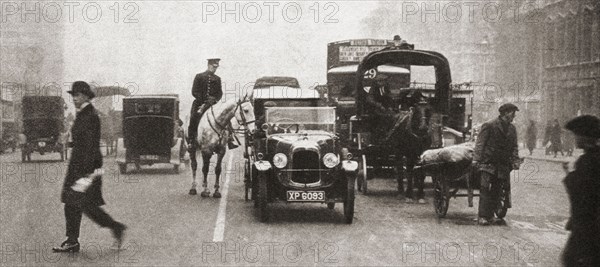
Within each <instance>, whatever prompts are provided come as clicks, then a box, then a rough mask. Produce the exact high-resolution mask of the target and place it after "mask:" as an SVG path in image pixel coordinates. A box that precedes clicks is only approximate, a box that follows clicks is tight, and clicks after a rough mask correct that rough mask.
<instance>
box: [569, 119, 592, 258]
mask: <svg viewBox="0 0 600 267" xmlns="http://www.w3.org/2000/svg"><path fill="white" fill-rule="evenodd" d="M565 128H567V129H568V130H570V131H572V132H573V133H574V134H575V135H577V136H583V137H587V138H590V140H592V141H591V142H594V141H595V142H596V143H595V144H591V145H589V146H585V147H583V149H584V154H583V155H581V156H580V157H579V159H577V161H576V162H575V170H573V171H571V172H569V173H568V174H567V176H566V177H565V179H564V181H563V182H564V184H565V187H566V189H567V194H568V195H569V201H570V203H571V217H570V218H569V221H568V223H567V226H566V228H567V230H569V231H571V235H570V236H569V239H568V240H567V243H566V245H565V249H564V251H563V255H562V260H563V264H564V265H565V266H600V146H599V145H598V140H599V139H600V119H598V118H597V117H594V116H590V115H584V116H580V117H577V118H575V119H572V120H571V121H569V122H568V123H567V124H566V126H565Z"/></svg>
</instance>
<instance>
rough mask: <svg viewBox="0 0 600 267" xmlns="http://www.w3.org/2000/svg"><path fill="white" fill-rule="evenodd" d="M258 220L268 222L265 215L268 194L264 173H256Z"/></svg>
mask: <svg viewBox="0 0 600 267" xmlns="http://www.w3.org/2000/svg"><path fill="white" fill-rule="evenodd" d="M257 178H258V199H257V201H258V219H259V220H260V221H261V222H266V221H267V220H269V215H268V214H267V212H268V209H267V202H268V192H267V174H266V173H264V172H259V173H258V177H257Z"/></svg>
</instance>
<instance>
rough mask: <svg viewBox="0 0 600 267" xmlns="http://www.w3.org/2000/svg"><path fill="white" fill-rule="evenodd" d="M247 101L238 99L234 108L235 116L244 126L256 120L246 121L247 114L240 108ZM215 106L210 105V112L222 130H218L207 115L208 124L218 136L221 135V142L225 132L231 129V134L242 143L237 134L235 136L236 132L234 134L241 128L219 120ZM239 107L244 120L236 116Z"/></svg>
mask: <svg viewBox="0 0 600 267" xmlns="http://www.w3.org/2000/svg"><path fill="white" fill-rule="evenodd" d="M244 102H246V101H245V99H242V100H240V101H238V102H237V103H236V106H235V109H234V110H233V113H234V116H233V117H234V118H235V120H236V121H237V123H238V124H239V125H242V126H244V127H246V126H247V125H248V124H250V123H253V122H254V121H246V116H245V115H244V111H243V110H242V109H241V108H240V106H241V105H242V103H244ZM213 107H214V106H210V113H211V114H212V116H213V123H214V124H216V125H217V126H218V127H219V128H221V129H222V130H220V131H219V130H218V129H216V128H215V126H214V125H213V123H211V122H210V118H209V117H208V116H207V118H206V120H207V121H208V125H210V128H211V129H212V130H213V131H214V132H215V133H216V134H217V136H219V143H220V142H222V140H223V133H224V132H225V131H229V134H232V135H233V137H234V139H235V141H236V142H237V143H238V144H240V140H238V138H237V136H235V134H233V133H234V132H235V131H237V130H239V129H235V130H234V129H233V127H231V123H228V124H227V125H226V126H225V125H221V124H220V123H219V122H218V121H217V116H216V115H215V110H214V108H213ZM238 108H240V117H242V121H241V122H240V120H238V118H237V117H235V112H236V111H237V110H238Z"/></svg>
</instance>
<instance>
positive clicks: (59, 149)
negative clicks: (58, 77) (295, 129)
mask: <svg viewBox="0 0 600 267" xmlns="http://www.w3.org/2000/svg"><path fill="white" fill-rule="evenodd" d="M22 103H23V107H22V109H23V135H22V137H21V139H22V140H21V142H20V145H21V160H22V161H23V162H25V161H31V154H32V153H33V152H38V153H40V155H44V154H46V153H53V152H56V153H59V154H60V160H61V161H62V160H64V159H65V154H64V153H63V151H64V150H65V144H64V142H63V139H62V138H61V137H62V135H63V134H64V118H65V116H64V109H65V101H64V99H63V98H62V97H60V96H24V97H23V101H22Z"/></svg>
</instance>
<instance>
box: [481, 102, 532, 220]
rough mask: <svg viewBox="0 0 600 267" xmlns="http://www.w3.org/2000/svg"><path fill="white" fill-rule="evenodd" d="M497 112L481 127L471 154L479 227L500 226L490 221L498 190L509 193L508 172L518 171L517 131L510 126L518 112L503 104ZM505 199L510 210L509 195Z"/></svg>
mask: <svg viewBox="0 0 600 267" xmlns="http://www.w3.org/2000/svg"><path fill="white" fill-rule="evenodd" d="M498 111H499V112H500V116H498V118H496V119H494V120H491V121H488V122H485V123H484V124H483V125H481V131H480V132H479V136H478V137H477V141H476V142H475V149H474V151H473V167H474V168H475V169H476V170H477V171H478V172H479V174H480V176H481V183H480V190H479V218H478V220H477V223H478V224H480V225H490V224H491V223H498V222H502V220H501V219H499V220H496V219H495V218H494V210H495V209H496V208H497V207H498V204H499V203H500V193H501V191H502V186H506V187H505V188H506V189H507V190H506V191H507V192H510V172H511V170H516V169H519V165H520V163H521V161H520V158H519V146H518V144H517V129H516V128H515V126H514V125H513V124H512V122H513V120H514V118H515V116H516V112H517V111H519V108H518V107H517V106H515V105H513V104H511V103H506V104H504V105H502V106H500V108H499V109H498ZM506 197H507V200H506V201H507V203H508V205H507V206H508V207H510V194H509V195H507V196H506Z"/></svg>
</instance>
